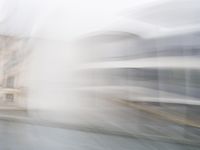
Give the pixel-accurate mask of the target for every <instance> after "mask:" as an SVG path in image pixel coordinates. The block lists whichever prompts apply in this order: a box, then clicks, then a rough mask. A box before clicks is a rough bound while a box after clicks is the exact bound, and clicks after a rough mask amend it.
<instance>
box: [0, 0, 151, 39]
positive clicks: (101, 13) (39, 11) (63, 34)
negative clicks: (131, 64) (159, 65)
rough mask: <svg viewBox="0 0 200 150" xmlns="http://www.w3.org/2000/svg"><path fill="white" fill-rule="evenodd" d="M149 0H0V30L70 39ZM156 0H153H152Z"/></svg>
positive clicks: (95, 28)
mask: <svg viewBox="0 0 200 150" xmlns="http://www.w3.org/2000/svg"><path fill="white" fill-rule="evenodd" d="M151 1H152V0H0V33H1V34H11V35H12V34H14V35H20V36H39V37H48V38H54V39H62V40H63V39H64V40H68V39H72V38H76V37H78V36H79V35H82V34H85V33H88V32H90V31H95V30H98V29H100V28H102V27H106V26H107V25H109V24H111V23H112V22H114V21H115V20H116V19H117V18H118V17H120V15H121V13H122V12H124V11H126V10H127V9H129V8H131V7H135V6H137V5H140V4H143V3H148V2H151ZM154 1H155V0H154Z"/></svg>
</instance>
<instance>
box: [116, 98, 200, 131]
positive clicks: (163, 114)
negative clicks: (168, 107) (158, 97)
mask: <svg viewBox="0 0 200 150" xmlns="http://www.w3.org/2000/svg"><path fill="white" fill-rule="evenodd" d="M117 101H118V102H120V103H123V104H126V105H128V106H131V107H134V108H136V109H139V110H142V111H145V112H148V113H151V114H154V115H157V116H160V117H162V118H163V119H167V120H169V121H172V122H175V123H177V124H181V125H187V126H192V127H197V128H200V122H197V121H193V120H189V119H186V118H183V117H181V116H175V115H174V116H173V115H172V114H169V113H167V112H164V111H159V110H156V109H155V108H154V109H153V108H151V107H145V106H141V105H138V104H134V103H132V102H128V101H127V100H117Z"/></svg>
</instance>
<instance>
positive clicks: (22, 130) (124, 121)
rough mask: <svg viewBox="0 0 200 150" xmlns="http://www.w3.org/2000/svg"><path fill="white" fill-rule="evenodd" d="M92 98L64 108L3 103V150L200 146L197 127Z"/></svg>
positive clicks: (0, 123) (0, 129)
mask: <svg viewBox="0 0 200 150" xmlns="http://www.w3.org/2000/svg"><path fill="white" fill-rule="evenodd" d="M89 103H92V104H91V105H92V107H91V106H87V107H84V108H80V109H79V110H78V111H75V110H67V111H65V112H61V111H58V112H41V111H36V110H29V111H25V110H5V109H1V110H0V133H1V134H0V138H1V140H0V150H1V149H3V150H4V149H5V150H6V149H9V150H10V149H20V150H21V149H70V150H71V149H81V150H82V149H99V150H101V149H108V150H110V149H111V150H112V149H116V150H118V149H119V150H124V149H125V150H126V149H127V150H128V149H130V150H134V149H137V150H138V149H139V150H140V149H142V150H143V149H144V150H145V149H164V150H165V149H170V150H171V149H188V150H190V149H194V150H196V149H200V138H199V134H198V133H199V131H200V130H199V128H197V127H194V126H188V125H184V124H181V123H180V122H179V123H177V122H176V121H172V120H170V119H166V118H163V116H162V117H160V116H159V115H155V113H150V112H149V111H144V110H142V109H140V108H139V107H133V106H130V105H127V104H123V103H120V102H118V101H111V100H110V101H108V100H95V102H94V100H93V101H92V102H90V101H89ZM93 104H95V105H93ZM137 106H138V105H137ZM143 108H145V107H143ZM145 110H148V109H147V108H145ZM151 111H153V109H151Z"/></svg>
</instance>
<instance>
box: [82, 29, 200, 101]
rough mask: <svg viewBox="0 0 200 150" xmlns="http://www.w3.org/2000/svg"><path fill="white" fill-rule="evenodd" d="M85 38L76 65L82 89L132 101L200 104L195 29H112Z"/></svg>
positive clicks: (199, 62)
mask: <svg viewBox="0 0 200 150" xmlns="http://www.w3.org/2000/svg"><path fill="white" fill-rule="evenodd" d="M97 37H98V38H97ZM105 37H109V38H105ZM89 39H90V40H87V44H86V45H87V46H86V47H85V51H84V52H85V56H86V61H87V63H85V64H84V65H82V66H81V78H82V79H83V80H82V81H83V82H82V85H83V86H82V87H83V88H82V89H84V90H85V91H90V92H95V93H96V95H98V94H99V95H101V96H102V95H104V96H107V97H112V98H118V99H123V100H128V101H134V102H147V103H170V104H184V105H185V104H186V105H200V100H199V99H200V42H199V41H200V34H199V33H197V32H195V33H187V34H179V35H178V34H177V35H168V36H163V37H156V38H149V39H144V38H140V37H138V36H134V35H131V34H130V33H124V32H117V33H116V32H115V33H109V34H103V35H102V34H101V35H98V36H95V37H90V38H89ZM101 39H103V40H101ZM105 39H109V40H105ZM88 41H89V42H88Z"/></svg>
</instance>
